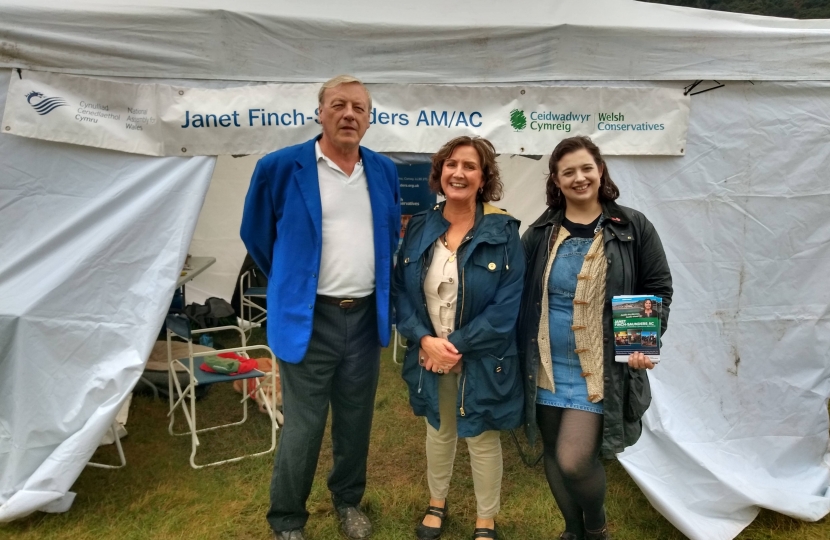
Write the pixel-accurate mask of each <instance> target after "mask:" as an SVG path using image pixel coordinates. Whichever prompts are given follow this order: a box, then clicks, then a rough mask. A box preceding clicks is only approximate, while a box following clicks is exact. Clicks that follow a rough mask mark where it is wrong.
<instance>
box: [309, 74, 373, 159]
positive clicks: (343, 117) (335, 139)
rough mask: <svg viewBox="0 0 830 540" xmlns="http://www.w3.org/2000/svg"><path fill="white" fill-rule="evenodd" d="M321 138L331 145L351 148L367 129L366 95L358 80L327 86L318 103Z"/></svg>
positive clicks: (367, 106)
mask: <svg viewBox="0 0 830 540" xmlns="http://www.w3.org/2000/svg"><path fill="white" fill-rule="evenodd" d="M320 124H321V125H322V126H323V138H325V139H327V140H328V141H329V142H330V143H332V144H333V145H335V146H337V147H339V148H343V149H351V148H354V147H356V146H358V145H359V144H360V140H361V139H362V138H363V134H364V133H366V130H367V129H369V96H368V95H367V94H366V90H364V89H363V87H362V86H361V85H360V84H358V83H346V84H341V85H339V86H335V87H334V88H329V89H328V90H326V92H325V94H323V103H322V104H321V105H320Z"/></svg>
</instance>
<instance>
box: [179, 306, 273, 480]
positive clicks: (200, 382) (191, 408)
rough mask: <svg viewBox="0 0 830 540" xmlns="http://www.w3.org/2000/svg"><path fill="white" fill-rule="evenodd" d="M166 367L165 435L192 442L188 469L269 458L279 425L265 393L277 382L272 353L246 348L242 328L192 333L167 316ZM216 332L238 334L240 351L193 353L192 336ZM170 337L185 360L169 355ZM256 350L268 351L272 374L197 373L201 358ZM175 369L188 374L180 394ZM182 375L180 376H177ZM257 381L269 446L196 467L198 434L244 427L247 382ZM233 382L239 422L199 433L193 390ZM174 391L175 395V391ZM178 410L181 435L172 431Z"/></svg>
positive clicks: (187, 324) (181, 322)
mask: <svg viewBox="0 0 830 540" xmlns="http://www.w3.org/2000/svg"><path fill="white" fill-rule="evenodd" d="M166 322H167V363H168V385H169V400H170V412H169V413H168V416H169V417H170V425H169V427H168V431H169V432H170V434H171V435H190V440H191V453H190V466H191V467H193V468H194V469H201V468H202V467H209V466H213V465H221V464H223V463H232V462H234V461H239V460H241V459H244V458H246V457H253V456H261V455H263V454H268V453H270V452H273V451H274V449H275V448H276V447H277V430H278V429H279V425H278V424H277V417H278V416H281V413H279V411H277V410H276V409H275V408H273V407H272V406H271V400H270V399H268V393H266V389H268V387H269V386H273V385H274V383H275V381H276V378H277V371H276V370H277V367H276V366H277V360H276V358H275V357H274V353H273V352H271V349H269V348H268V347H267V346H265V345H246V344H245V333H244V332H243V331H242V329H241V328H239V327H238V326H218V327H215V328H205V329H202V330H191V329H190V321H189V320H188V319H187V317H185V316H183V315H175V314H170V315H168V316H167V319H166ZM218 330H235V331H237V332H239V333H240V336H241V340H242V346H241V347H234V348H232V349H223V350H218V351H207V352H200V353H194V352H193V336H194V335H196V334H201V333H204V332H214V331H218ZM173 336H178V337H179V338H181V339H183V340H185V341H186V342H187V348H188V357H187V358H181V359H178V358H173V355H172V347H171V340H172V338H173ZM255 349H262V350H265V351H267V353H268V355H269V356H270V357H271V371H270V372H268V373H263V372H262V371H259V370H257V369H255V370H252V371H249V372H247V373H242V374H239V375H222V374H219V373H209V372H206V371H203V370H202V369H200V366H201V365H202V364H203V363H204V360H203V358H204V357H205V356H213V355H217V354H221V353H230V352H234V353H240V354H241V355H242V356H245V357H248V354H247V353H248V351H252V350H255ZM176 365H180V366H182V367H183V368H184V369H185V371H186V372H187V381H188V383H187V386H186V387H185V388H184V390H182V385H181V383H180V382H179V378H178V377H177V372H176ZM178 373H179V374H181V372H178ZM257 377H264V379H263V382H262V383H260V384H258V385H257V386H256V389H255V391H256V393H257V394H258V395H259V396H260V398H261V399H262V401H263V403H264V404H265V408H266V409H267V412H268V416H269V417H270V419H271V446H270V448H268V449H267V450H263V451H261V452H255V453H251V454H245V455H242V456H238V457H234V458H230V459H224V460H221V461H214V462H211V463H205V464H201V465H199V464H197V463H196V451H197V450H198V448H199V445H200V442H199V433H203V432H205V431H212V430H216V429H221V428H226V427H231V426H238V425H240V424H243V423H244V422H245V421H246V420H247V419H248V400H249V399H250V393H249V391H248V380H249V379H254V378H257ZM235 380H242V381H243V384H242V419H241V420H239V421H237V422H230V423H227V424H221V425H218V426H211V427H204V428H201V429H198V428H197V426H196V387H197V386H207V385H211V384H216V383H220V382H233V381H235ZM174 390H175V391H174ZM178 408H181V411H182V413H183V414H184V418H185V421H186V422H187V427H188V429H187V430H186V431H183V432H176V431H175V430H174V424H175V421H176V417H175V412H176V409H178Z"/></svg>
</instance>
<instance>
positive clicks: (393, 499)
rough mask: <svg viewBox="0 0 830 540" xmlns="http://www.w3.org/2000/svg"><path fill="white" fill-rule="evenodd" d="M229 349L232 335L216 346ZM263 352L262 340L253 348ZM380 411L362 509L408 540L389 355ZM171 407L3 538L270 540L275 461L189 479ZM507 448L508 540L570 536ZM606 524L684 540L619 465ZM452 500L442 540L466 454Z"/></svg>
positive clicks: (318, 516) (783, 530) (216, 444)
mask: <svg viewBox="0 0 830 540" xmlns="http://www.w3.org/2000/svg"><path fill="white" fill-rule="evenodd" d="M216 339H217V341H220V342H222V344H223V345H225V346H231V345H232V344H231V343H230V342H229V341H227V339H228V338H227V336H217V338H216ZM254 341H255V342H261V341H262V335H261V334H257V335H255V337H254ZM382 365H383V368H382V370H381V380H380V387H379V389H378V397H377V402H376V414H375V424H374V430H373V432H372V447H371V451H370V456H369V466H370V468H369V478H368V490H367V493H366V497H365V499H364V504H365V506H366V509H367V511H368V513H369V515H370V516H371V518H372V521H373V523H374V526H375V534H374V536H373V538H374V539H375V540H399V539H400V540H402V539H407V540H410V539H412V538H414V534H413V530H414V527H415V524H416V522H417V520H418V519H419V518H420V516H421V515H422V512H423V510H424V508H425V507H426V503H427V500H428V491H427V486H426V478H425V466H426V465H425V458H424V435H425V430H424V423H423V419H421V418H415V417H414V416H413V415H412V412H411V410H410V409H409V405H408V402H407V396H406V389H405V387H404V384H403V382H402V381H401V379H400V377H399V373H398V369H397V366H395V365H394V364H393V363H392V360H391V351H389V350H387V351H384V354H383V360H382ZM237 401H238V395H237V394H235V393H234V392H233V391H232V390H231V388H230V385H225V384H222V385H217V386H216V387H215V388H213V389H211V391H210V393H209V394H208V396H207V397H206V398H205V399H204V400H202V401H200V402H199V403H198V410H199V418H200V419H202V420H211V421H212V420H213V419H216V420H217V421H222V420H225V421H227V420H230V419H231V418H233V417H234V415H236V414H238V412H239V410H238V407H239V405H238V402H237ZM166 414H167V402H166V401H153V399H152V398H149V397H143V396H136V397H135V398H134V399H133V404H132V408H131V411H130V420H129V424H128V426H127V429H128V430H129V436H128V437H126V438H125V439H124V440H123V443H124V450H125V452H126V455H127V466H126V467H125V468H123V469H120V470H115V471H111V470H101V469H93V468H89V467H87V468H86V469H85V470H84V471H83V473H82V474H81V476H80V477H79V478H78V480H77V482H76V483H75V485H74V486H73V488H72V490H73V491H75V492H76V493H77V498H76V499H75V503H74V505H73V507H72V509H71V510H70V511H69V512H67V513H64V514H44V513H36V514H33V515H31V516H29V517H27V518H24V519H21V520H18V521H15V522H13V523H10V524H6V525H0V538H14V539H20V540H24V539H26V540H28V539H41V538H48V539H73V540H87V539H89V540H92V539H96V540H98V539H117V540H132V539H136V540H138V539H142V540H143V539H147V538H153V539H165V540H166V539H178V538H181V539H214V538H221V539H250V538H257V539H263V540H265V539H268V538H270V536H269V530H268V525H267V523H266V522H265V518H264V516H265V512H266V510H267V508H268V486H269V482H270V479H271V463H272V457H271V456H270V455H269V456H261V457H256V458H251V459H246V460H243V461H241V462H238V463H232V464H227V465H221V466H219V467H212V468H207V469H201V470H193V469H191V468H190V466H189V464H188V459H189V455H190V440H189V439H188V438H186V437H171V436H169V435H168V434H167V418H166ZM250 414H251V417H250V418H249V422H248V423H247V424H246V425H245V426H243V427H238V428H229V429H228V430H220V431H218V432H213V433H210V434H207V435H205V436H204V437H203V439H202V440H203V450H202V451H200V454H199V457H201V456H202V452H204V456H205V458H208V459H211V458H212V459H221V458H222V457H228V456H229V453H230V452H233V451H235V450H239V449H249V450H250V449H255V448H259V447H262V448H266V447H267V442H268V441H269V440H270V439H269V435H268V421H267V417H266V416H265V415H264V414H261V413H259V412H257V411H255V410H254V409H253V408H251V413H250ZM502 444H503V448H504V461H505V469H504V481H503V488H502V511H501V514H500V515H499V517H498V523H499V527H500V529H501V533H502V538H507V539H523V540H524V539H527V540H550V539H553V538H556V536H557V535H558V533H559V532H560V531H561V530H562V529H563V523H562V519H561V517H560V515H559V513H558V511H557V509H556V506H555V504H554V502H553V499H552V497H551V495H550V491H549V490H548V487H547V484H546V483H545V479H544V475H543V473H542V469H541V466H537V467H536V468H534V469H528V468H527V467H526V466H525V465H524V464H523V463H522V462H521V460H520V458H519V455H518V453H517V451H516V448H515V446H514V444H513V442H512V440H510V438H509V436H508V435H507V434H504V435H503V437H502ZM115 459H116V458H115V449H114V447H112V446H109V447H104V448H101V449H99V450H98V452H97V453H96V454H95V456H94V460H96V461H104V462H110V463H113V462H114V461H115ZM330 466H331V441H330V439H328V437H327V438H326V439H325V440H324V442H323V450H322V453H321V458H320V464H319V467H318V471H317V478H316V480H315V483H314V488H313V489H312V493H311V497H310V499H309V501H308V509H309V512H310V513H311V518H310V520H309V522H308V525H307V527H306V533H307V537H308V538H309V539H312V540H314V539H316V540H320V539H337V538H342V537H341V536H340V534H339V532H338V522H337V518H336V515H335V514H334V513H333V511H332V508H331V503H330V501H329V494H328V491H327V489H326V485H325V478H326V474H327V471H328V469H329V467H330ZM607 470H608V501H607V503H608V515H609V519H610V528H611V531H612V533H613V534H614V538H615V539H616V540H634V539H637V540H642V539H661V540H663V539H666V540H672V539H682V538H684V536H683V535H682V534H681V533H680V532H678V531H677V530H676V529H675V528H674V527H672V525H671V524H670V523H669V522H668V521H666V520H665V519H664V518H663V517H662V516H661V515H660V514H658V513H657V511H655V510H654V509H653V508H652V507H651V505H650V504H649V503H648V501H647V500H646V498H645V497H644V496H643V494H642V493H641V492H640V490H639V488H638V487H637V486H636V484H634V482H633V481H632V480H631V479H630V478H629V477H628V475H627V474H626V472H625V471H624V470H623V468H622V467H621V466H620V465H619V464H618V463H616V462H612V463H608V464H607ZM452 482H453V483H452V487H451V490H450V498H449V500H450V505H451V508H450V517H449V518H448V519H447V528H446V532H445V534H444V536H443V538H445V539H447V540H453V539H466V538H469V537H470V536H471V533H472V526H473V521H474V514H475V500H474V494H473V486H472V479H471V477H470V466H469V456H468V454H467V451H466V445H465V444H464V443H463V441H462V442H460V443H459V452H458V456H457V458H456V465H455V475H454V477H453V481H452ZM739 538H741V539H764V540H766V539H769V540H784V539H799V540H801V539H803V540H826V539H827V538H830V522H828V520H823V521H821V522H819V523H805V522H801V521H797V520H794V519H791V518H788V517H786V516H783V515H780V514H776V513H773V512H768V511H764V512H762V513H761V515H760V516H759V517H758V518H757V519H756V520H755V522H754V523H752V525H750V526H749V527H748V528H747V529H746V530H745V531H744V532H743V534H741V535H740V536H739Z"/></svg>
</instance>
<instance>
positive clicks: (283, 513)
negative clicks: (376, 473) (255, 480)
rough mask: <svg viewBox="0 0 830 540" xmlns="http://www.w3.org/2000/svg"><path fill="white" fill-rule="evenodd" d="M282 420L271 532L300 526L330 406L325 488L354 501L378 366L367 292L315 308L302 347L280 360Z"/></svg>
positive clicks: (361, 487) (338, 501) (339, 499)
mask: <svg viewBox="0 0 830 540" xmlns="http://www.w3.org/2000/svg"><path fill="white" fill-rule="evenodd" d="M279 367H280V379H281V382H282V392H283V412H284V415H285V425H284V426H283V428H282V430H281V434H280V443H279V447H278V448H277V455H276V457H275V459H274V473H273V476H272V478H271V508H270V509H269V510H268V516H267V518H268V523H269V524H270V525H271V528H272V529H273V530H274V531H277V532H279V531H287V530H292V529H299V528H302V527H304V526H305V524H306V521H307V520H308V512H307V511H306V508H305V504H306V500H307V499H308V495H309V493H310V492H311V484H312V482H313V480H314V472H315V470H316V469H317V459H318V457H319V454H320V445H321V443H322V440H323V433H324V431H325V428H326V419H327V417H328V410H329V404H331V411H332V421H331V438H332V450H333V454H334V466H333V468H332V470H331V473H330V474H329V478H328V488H329V491H331V493H332V496H333V497H334V504H335V505H336V506H338V507H343V506H357V505H358V504H359V503H360V500H361V499H362V498H363V492H364V491H365V489H366V460H367V455H368V452H369V433H370V431H371V428H372V414H373V412H374V403H375V391H376V390H377V384H378V375H379V370H380V342H379V339H378V330H377V307H376V306H375V298H374V295H372V296H371V297H370V298H368V299H367V300H366V301H364V302H363V303H361V304H360V305H358V306H355V307H349V308H345V309H344V308H341V307H340V306H338V305H332V304H326V303H322V302H320V301H319V300H318V301H317V302H316V304H315V306H314V323H313V330H312V334H311V341H310V342H309V346H308V352H306V355H305V357H304V358H303V360H302V362H300V363H299V364H288V363H286V362H283V361H279Z"/></svg>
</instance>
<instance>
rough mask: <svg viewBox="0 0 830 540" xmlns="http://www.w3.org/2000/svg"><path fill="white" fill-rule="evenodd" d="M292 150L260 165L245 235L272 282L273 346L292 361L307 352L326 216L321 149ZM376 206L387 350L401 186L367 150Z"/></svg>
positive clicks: (378, 281)
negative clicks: (318, 153) (319, 174)
mask: <svg viewBox="0 0 830 540" xmlns="http://www.w3.org/2000/svg"><path fill="white" fill-rule="evenodd" d="M318 138H319V137H315V138H314V139H311V140H310V141H308V142H305V143H303V144H299V145H296V146H289V147H287V148H283V149H281V150H277V151H276V152H272V153H270V154H268V155H267V156H265V157H263V158H262V159H260V160H259V162H258V163H257V166H256V169H255V170H254V175H253V177H252V178H251V185H250V187H249V188H248V195H247V196H246V198H245V210H244V213H243V214H242V229H241V231H240V235H241V236H242V241H243V242H244V243H245V246H246V247H247V248H248V253H250V254H251V257H252V258H253V259H254V261H255V262H256V263H257V265H258V266H259V267H260V268H261V269H262V271H263V272H265V273H266V274H267V275H268V293H267V299H268V345H269V346H270V347H271V350H273V351H274V354H275V355H276V356H277V357H278V358H280V359H281V360H283V361H285V362H289V363H292V364H296V363H299V362H300V361H302V359H303V357H304V356H305V353H306V351H307V350H308V342H309V340H310V339H311V327H312V320H313V317H314V303H315V300H316V295H317V279H318V275H319V272H320V254H321V250H322V245H323V235H322V230H323V210H322V206H321V203H320V184H319V181H318V178H317V159H316V155H315V152H314V144H315V142H316V141H317V139H318ZM360 157H361V159H362V160H363V166H364V169H365V170H366V181H367V184H368V186H369V199H370V201H371V206H372V221H373V223H374V226H373V229H374V239H375V300H376V302H377V306H376V307H377V314H378V316H377V320H378V335H379V336H380V344H381V345H382V346H384V347H385V346H386V345H387V344H388V343H389V336H390V333H391V319H392V318H391V307H390V302H389V289H390V283H391V276H392V256H393V254H394V253H395V249H396V248H397V246H398V238H399V237H400V228H401V206H400V193H399V191H400V187H399V182H398V172H397V168H396V167H395V165H394V164H393V163H392V160H390V159H389V158H387V157H385V156H382V155H380V154H377V153H375V152H372V151H371V150H369V149H367V148H363V147H362V146H361V147H360Z"/></svg>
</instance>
